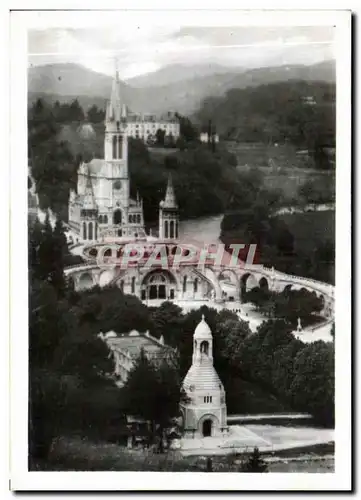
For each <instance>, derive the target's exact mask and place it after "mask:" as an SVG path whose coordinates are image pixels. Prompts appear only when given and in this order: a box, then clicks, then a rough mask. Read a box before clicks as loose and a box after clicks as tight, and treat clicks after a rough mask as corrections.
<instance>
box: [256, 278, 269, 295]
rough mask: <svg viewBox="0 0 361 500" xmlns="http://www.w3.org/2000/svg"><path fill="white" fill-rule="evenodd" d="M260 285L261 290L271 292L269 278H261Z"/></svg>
mask: <svg viewBox="0 0 361 500" xmlns="http://www.w3.org/2000/svg"><path fill="white" fill-rule="evenodd" d="M258 284H259V287H260V289H261V290H262V289H263V290H265V291H266V290H269V285H268V281H267V278H265V277H264V276H263V278H261V279H260V280H259V282H258Z"/></svg>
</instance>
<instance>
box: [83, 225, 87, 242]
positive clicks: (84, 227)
mask: <svg viewBox="0 0 361 500" xmlns="http://www.w3.org/2000/svg"><path fill="white" fill-rule="evenodd" d="M86 239H87V238H86V222H83V240H86Z"/></svg>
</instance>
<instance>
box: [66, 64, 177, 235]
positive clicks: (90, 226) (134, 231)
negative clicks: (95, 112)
mask: <svg viewBox="0 0 361 500" xmlns="http://www.w3.org/2000/svg"><path fill="white" fill-rule="evenodd" d="M128 118H129V117H128V110H127V107H126V105H125V103H124V102H122V98H121V92H120V80H119V75H118V72H116V76H115V78H114V80H113V84H112V91H111V96H110V101H108V103H107V107H106V117H105V139H104V158H102V159H98V158H94V159H92V160H91V161H90V162H89V163H82V164H81V165H80V167H79V169H78V185H77V192H75V191H71V192H70V197H69V215H68V224H69V228H70V230H71V232H72V233H73V234H75V235H76V239H77V240H78V241H79V240H80V241H83V242H84V243H91V242H96V241H99V240H104V238H106V237H109V238H123V237H126V238H130V239H132V238H135V239H138V238H145V237H146V234H145V228H144V213H143V201H142V199H141V198H140V196H139V194H137V196H136V199H132V198H131V197H130V180H129V168H128V134H127V126H128ZM177 237H178V205H177V202H176V198H175V194H174V190H173V185H172V180H171V178H169V179H168V186H167V190H166V196H165V199H164V200H163V201H161V202H160V208H159V238H160V239H175V238H177Z"/></svg>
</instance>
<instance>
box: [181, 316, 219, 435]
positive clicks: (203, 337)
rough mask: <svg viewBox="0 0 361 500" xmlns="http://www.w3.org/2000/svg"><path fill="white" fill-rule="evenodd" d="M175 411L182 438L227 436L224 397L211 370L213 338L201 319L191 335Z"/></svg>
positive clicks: (214, 372) (212, 368) (217, 379)
mask: <svg viewBox="0 0 361 500" xmlns="http://www.w3.org/2000/svg"><path fill="white" fill-rule="evenodd" d="M182 389H183V396H185V397H183V399H181V401H180V404H179V407H180V412H181V414H182V419H183V431H184V437H198V438H202V437H207V438H208V437H215V436H222V435H224V434H226V433H227V431H228V427H227V407H226V395H225V391H224V387H223V384H222V382H221V381H220V379H219V377H218V374H217V372H216V370H215V369H214V366H213V337H212V332H211V329H210V328H209V326H208V324H207V323H206V321H205V319H204V316H202V321H201V322H200V323H199V324H198V326H197V328H196V329H195V331H194V335H193V356H192V365H191V367H190V368H189V370H188V373H187V375H186V376H185V379H184V380H183V384H182Z"/></svg>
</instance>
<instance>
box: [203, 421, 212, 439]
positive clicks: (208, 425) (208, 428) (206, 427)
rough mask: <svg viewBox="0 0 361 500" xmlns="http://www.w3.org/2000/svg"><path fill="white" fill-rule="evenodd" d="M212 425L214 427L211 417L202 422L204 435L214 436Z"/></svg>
mask: <svg viewBox="0 0 361 500" xmlns="http://www.w3.org/2000/svg"><path fill="white" fill-rule="evenodd" d="M212 427H213V422H212V420H211V419H210V418H207V419H206V420H204V421H203V424H202V435H203V437H210V436H212Z"/></svg>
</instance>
